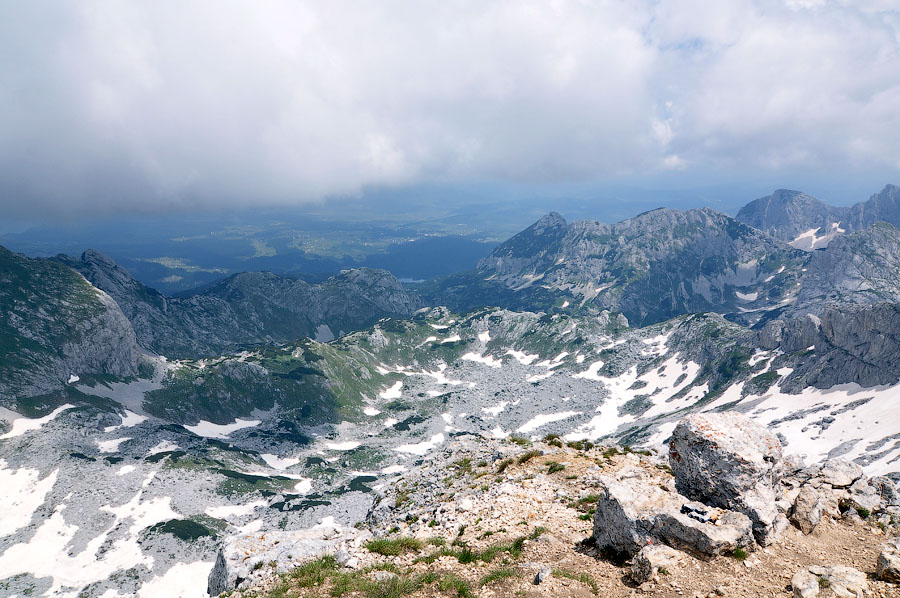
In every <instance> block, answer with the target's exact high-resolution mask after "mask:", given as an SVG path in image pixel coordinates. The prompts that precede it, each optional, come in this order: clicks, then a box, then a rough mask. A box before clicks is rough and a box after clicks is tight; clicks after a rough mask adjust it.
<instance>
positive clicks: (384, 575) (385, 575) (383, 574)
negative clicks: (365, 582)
mask: <svg viewBox="0 0 900 598" xmlns="http://www.w3.org/2000/svg"><path fill="white" fill-rule="evenodd" d="M374 577H375V581H382V582H384V581H390V580H392V579H395V578H396V577H397V574H396V573H394V572H392V571H376V572H375V573H374Z"/></svg>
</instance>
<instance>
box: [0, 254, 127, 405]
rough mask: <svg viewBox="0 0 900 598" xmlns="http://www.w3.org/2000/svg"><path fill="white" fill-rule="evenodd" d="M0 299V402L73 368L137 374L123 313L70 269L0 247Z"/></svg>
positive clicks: (36, 391)
mask: <svg viewBox="0 0 900 598" xmlns="http://www.w3.org/2000/svg"><path fill="white" fill-rule="evenodd" d="M0 305H2V306H3V309H2V310H0V403H2V404H5V405H12V404H14V403H15V401H16V400H17V399H19V398H23V397H28V396H34V395H40V394H44V393H48V392H52V391H55V390H58V389H60V388H63V387H64V385H65V384H66V383H67V381H68V380H69V377H70V376H72V375H75V376H85V375H92V374H100V375H109V376H115V377H127V376H133V375H135V374H137V365H138V357H139V355H140V350H139V348H138V345H137V342H136V338H135V335H134V331H133V330H132V328H131V325H130V324H129V322H128V319H127V318H126V317H125V316H124V314H123V313H122V311H121V310H120V309H119V306H118V305H117V304H116V302H115V301H113V299H112V298H111V297H110V296H109V295H107V294H106V293H104V292H103V291H100V290H98V289H97V288H95V287H94V286H92V285H91V284H90V283H89V282H87V281H86V280H85V279H84V278H83V277H82V276H81V275H80V274H78V273H77V272H75V271H73V270H71V269H70V268H67V267H65V266H63V265H62V264H59V263H57V262H54V261H51V260H42V259H29V258H27V257H25V256H23V255H19V254H15V253H12V252H10V251H8V250H6V249H4V248H2V247H0Z"/></svg>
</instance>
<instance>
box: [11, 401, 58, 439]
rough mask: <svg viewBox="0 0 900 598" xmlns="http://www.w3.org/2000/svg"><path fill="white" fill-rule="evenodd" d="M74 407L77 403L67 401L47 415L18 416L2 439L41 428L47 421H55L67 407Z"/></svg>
mask: <svg viewBox="0 0 900 598" xmlns="http://www.w3.org/2000/svg"><path fill="white" fill-rule="evenodd" d="M73 407H75V405H70V404H68V403H66V404H65V405H62V406H60V407H57V408H56V409H54V410H53V411H51V412H50V413H49V414H48V415H45V416H44V417H38V418H35V419H29V418H27V417H19V418H16V419H14V420H13V422H12V428H11V429H10V430H9V432H7V433H6V434H4V435H3V436H0V440H6V439H7V438H15V437H16V436H21V435H22V434H24V433H25V432H31V431H34V430H39V429H41V427H42V426H43V425H44V424H46V423H47V422H50V421H53V420H54V419H56V416H58V415H59V414H60V413H62V412H63V411H65V410H67V409H72V408H73Z"/></svg>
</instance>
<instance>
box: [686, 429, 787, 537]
mask: <svg viewBox="0 0 900 598" xmlns="http://www.w3.org/2000/svg"><path fill="white" fill-rule="evenodd" d="M669 464H670V466H671V467H672V472H673V473H674V475H675V484H676V487H677V489H678V491H679V492H680V493H682V494H684V495H685V496H686V497H688V498H690V499H693V500H699V501H701V502H703V503H705V504H708V505H711V506H715V507H720V508H723V509H731V510H734V511H738V512H740V513H744V514H746V515H747V516H748V517H749V518H750V520H751V521H752V522H753V535H754V537H755V538H756V541H757V542H758V543H759V544H761V545H763V546H766V545H768V544H770V543H771V542H772V541H773V540H774V539H775V537H776V536H777V531H778V529H779V528H780V527H781V523H780V522H779V518H780V514H779V512H778V508H777V506H776V501H777V500H778V499H779V498H781V476H782V470H783V462H782V449H781V442H780V441H779V440H778V438H776V437H775V435H774V434H772V433H771V432H769V431H768V430H766V429H765V428H763V427H762V426H760V425H759V424H757V423H755V422H753V421H751V420H750V419H749V418H747V417H746V416H744V415H741V414H738V413H730V412H729V413H698V414H694V415H690V416H688V417H686V418H684V419H683V420H681V421H680V422H679V423H678V425H677V426H676V427H675V431H674V432H673V433H672V440H671V441H670V445H669Z"/></svg>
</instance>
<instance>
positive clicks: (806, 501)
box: [791, 485, 825, 534]
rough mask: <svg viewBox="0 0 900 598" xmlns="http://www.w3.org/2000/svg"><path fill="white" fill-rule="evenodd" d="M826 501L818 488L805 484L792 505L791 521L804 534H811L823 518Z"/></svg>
mask: <svg viewBox="0 0 900 598" xmlns="http://www.w3.org/2000/svg"><path fill="white" fill-rule="evenodd" d="M824 508H825V501H824V499H823V497H822V495H821V493H819V491H818V490H816V489H815V488H813V487H812V486H808V485H807V486H803V487H802V488H801V489H800V493H799V494H797V498H796V499H794V504H793V506H792V507H791V522H792V523H794V525H796V526H797V527H798V528H799V529H800V531H801V532H803V533H804V534H811V533H812V532H813V530H815V529H816V526H817V525H819V522H820V521H821V520H822V511H823V510H824Z"/></svg>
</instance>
